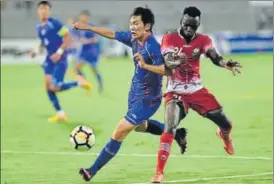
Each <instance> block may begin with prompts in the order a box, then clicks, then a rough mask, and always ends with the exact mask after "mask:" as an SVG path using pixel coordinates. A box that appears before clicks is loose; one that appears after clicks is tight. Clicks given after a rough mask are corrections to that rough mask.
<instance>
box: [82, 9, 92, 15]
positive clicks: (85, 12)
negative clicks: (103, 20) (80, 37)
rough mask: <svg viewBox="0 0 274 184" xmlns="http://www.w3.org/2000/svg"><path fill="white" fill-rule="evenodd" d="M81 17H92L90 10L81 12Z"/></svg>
mask: <svg viewBox="0 0 274 184" xmlns="http://www.w3.org/2000/svg"><path fill="white" fill-rule="evenodd" d="M80 15H86V16H90V12H89V11H88V10H83V11H81V13H80Z"/></svg>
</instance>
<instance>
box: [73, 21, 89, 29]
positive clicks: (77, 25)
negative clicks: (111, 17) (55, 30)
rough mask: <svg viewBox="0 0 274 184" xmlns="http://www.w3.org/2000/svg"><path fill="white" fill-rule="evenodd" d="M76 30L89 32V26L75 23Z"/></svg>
mask: <svg viewBox="0 0 274 184" xmlns="http://www.w3.org/2000/svg"><path fill="white" fill-rule="evenodd" d="M72 26H73V28H74V29H77V30H88V28H89V25H88V24H84V23H82V22H75V23H74V24H72Z"/></svg>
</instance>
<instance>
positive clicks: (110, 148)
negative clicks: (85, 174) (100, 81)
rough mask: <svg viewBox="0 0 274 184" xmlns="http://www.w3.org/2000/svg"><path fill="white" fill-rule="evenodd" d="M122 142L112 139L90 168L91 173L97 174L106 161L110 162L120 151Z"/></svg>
mask: <svg viewBox="0 0 274 184" xmlns="http://www.w3.org/2000/svg"><path fill="white" fill-rule="evenodd" d="M121 144H122V142H119V141H116V140H114V139H110V141H109V142H108V144H107V145H106V146H105V147H104V149H103V150H102V151H101V153H100V155H99V156H98V157H97V159H96V161H95V162H94V164H93V165H92V166H91V167H90V168H89V170H90V171H91V173H92V174H93V175H95V174H96V173H97V172H98V171H99V170H100V169H101V168H102V167H103V166H104V165H105V164H106V163H108V162H109V161H110V160H111V159H112V158H113V157H114V156H115V155H116V153H117V152H118V151H119V149H120V147H121Z"/></svg>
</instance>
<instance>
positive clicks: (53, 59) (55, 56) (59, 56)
mask: <svg viewBox="0 0 274 184" xmlns="http://www.w3.org/2000/svg"><path fill="white" fill-rule="evenodd" d="M61 56H62V55H61V54H58V53H54V54H52V55H51V56H50V59H52V61H54V62H57V61H59V60H60V59H61Z"/></svg>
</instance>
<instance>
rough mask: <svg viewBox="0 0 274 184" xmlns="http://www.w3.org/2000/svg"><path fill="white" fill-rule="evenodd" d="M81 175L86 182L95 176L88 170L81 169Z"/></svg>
mask: <svg viewBox="0 0 274 184" xmlns="http://www.w3.org/2000/svg"><path fill="white" fill-rule="evenodd" d="M79 174H80V175H81V176H82V177H83V179H84V180H85V181H90V180H91V179H92V178H93V175H92V174H91V172H90V171H89V170H88V169H84V168H81V169H80V171H79Z"/></svg>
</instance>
